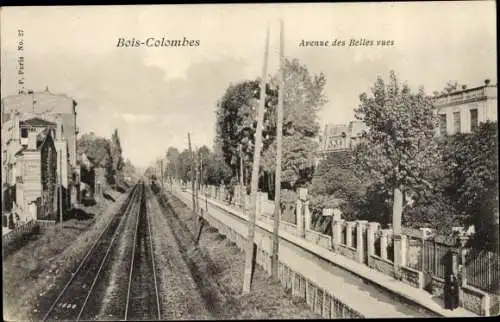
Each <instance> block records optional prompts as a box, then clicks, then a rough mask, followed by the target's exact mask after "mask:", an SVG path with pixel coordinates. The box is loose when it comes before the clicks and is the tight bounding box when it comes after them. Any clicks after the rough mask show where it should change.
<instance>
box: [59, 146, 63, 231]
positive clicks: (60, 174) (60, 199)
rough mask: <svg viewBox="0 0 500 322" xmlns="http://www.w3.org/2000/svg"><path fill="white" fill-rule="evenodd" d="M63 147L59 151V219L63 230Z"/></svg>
mask: <svg viewBox="0 0 500 322" xmlns="http://www.w3.org/2000/svg"><path fill="white" fill-rule="evenodd" d="M62 197H63V191H62V148H61V150H60V152H59V220H60V221H61V230H62V229H63V210H62Z"/></svg>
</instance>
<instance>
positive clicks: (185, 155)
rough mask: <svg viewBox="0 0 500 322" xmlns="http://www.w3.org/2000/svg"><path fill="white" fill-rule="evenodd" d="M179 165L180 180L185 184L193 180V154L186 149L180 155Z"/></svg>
mask: <svg viewBox="0 0 500 322" xmlns="http://www.w3.org/2000/svg"><path fill="white" fill-rule="evenodd" d="M177 160H178V164H179V179H181V180H182V181H184V182H187V181H189V180H191V154H190V153H189V150H188V149H184V150H183V151H182V152H181V154H179V158H178V159H177Z"/></svg>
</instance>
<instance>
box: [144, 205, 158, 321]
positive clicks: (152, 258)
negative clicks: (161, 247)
mask: <svg viewBox="0 0 500 322" xmlns="http://www.w3.org/2000/svg"><path fill="white" fill-rule="evenodd" d="M145 207H146V218H147V221H148V228H149V236H150V238H149V244H150V246H151V261H152V262H153V278H154V282H155V292H156V305H157V307H158V320H160V321H161V313H160V296H159V294H158V282H157V280H156V268H155V256H154V253H153V234H152V232H151V220H150V219H149V217H150V212H148V211H147V210H148V209H147V204H146V205H145Z"/></svg>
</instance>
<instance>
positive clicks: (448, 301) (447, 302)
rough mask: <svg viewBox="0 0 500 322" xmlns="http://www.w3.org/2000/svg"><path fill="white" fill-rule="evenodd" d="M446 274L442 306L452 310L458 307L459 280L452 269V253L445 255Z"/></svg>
mask: <svg viewBox="0 0 500 322" xmlns="http://www.w3.org/2000/svg"><path fill="white" fill-rule="evenodd" d="M446 268H447V269H446V275H445V282H444V290H443V291H444V308H445V309H447V310H454V309H456V308H457V307H458V300H459V288H460V285H459V282H458V278H457V276H456V275H455V273H454V270H453V255H452V254H451V253H448V254H447V255H446Z"/></svg>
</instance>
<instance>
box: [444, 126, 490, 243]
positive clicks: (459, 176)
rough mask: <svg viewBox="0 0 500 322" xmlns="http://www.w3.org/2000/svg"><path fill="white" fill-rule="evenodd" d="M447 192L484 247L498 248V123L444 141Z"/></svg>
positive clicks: (464, 222)
mask: <svg viewBox="0 0 500 322" xmlns="http://www.w3.org/2000/svg"><path fill="white" fill-rule="evenodd" d="M443 145H444V148H443V149H444V161H445V169H446V172H445V173H447V176H446V177H445V179H446V182H447V183H448V184H447V187H446V193H447V194H448V196H449V197H450V199H451V200H452V202H453V203H454V204H456V207H457V209H458V210H459V212H460V214H461V215H462V217H461V219H462V223H463V224H465V225H471V224H472V225H475V227H476V236H477V237H478V238H476V242H477V243H478V244H479V245H480V246H481V247H487V248H492V245H498V123H497V122H486V123H481V124H480V125H479V127H478V129H477V130H476V131H474V132H473V133H470V134H463V133H460V134H455V135H454V136H451V137H448V138H446V139H445V141H444V144H443Z"/></svg>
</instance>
